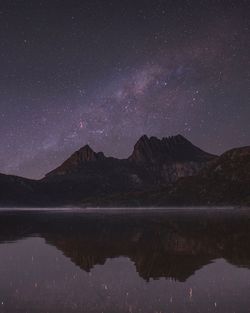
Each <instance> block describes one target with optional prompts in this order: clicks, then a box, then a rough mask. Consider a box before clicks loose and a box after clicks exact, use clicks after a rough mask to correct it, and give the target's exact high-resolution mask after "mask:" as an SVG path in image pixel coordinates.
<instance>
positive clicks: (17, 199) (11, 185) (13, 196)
mask: <svg viewBox="0 0 250 313" xmlns="http://www.w3.org/2000/svg"><path fill="white" fill-rule="evenodd" d="M36 185H37V184H36V182H35V181H33V180H31V179H27V178H22V177H17V176H12V175H4V174H0V191H1V193H0V204H1V205H2V206H5V205H6V206H16V205H26V204H27V203H32V201H33V195H34V193H35V192H36V190H37V189H36Z"/></svg>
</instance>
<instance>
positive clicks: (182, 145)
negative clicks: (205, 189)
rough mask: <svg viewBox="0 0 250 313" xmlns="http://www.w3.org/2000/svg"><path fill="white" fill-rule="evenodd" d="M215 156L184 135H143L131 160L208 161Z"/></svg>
mask: <svg viewBox="0 0 250 313" xmlns="http://www.w3.org/2000/svg"><path fill="white" fill-rule="evenodd" d="M213 157H214V156H213V155H211V154H209V153H206V152H204V151H202V150H201V149H199V148H198V147H196V146H194V145H193V144H192V143H191V142H190V141H188V140H187V139H186V138H185V137H184V136H182V135H180V134H178V135H176V136H170V137H163V138H162V139H158V138H157V137H150V138H149V137H148V136H146V135H143V136H142V137H141V138H140V139H139V140H138V141H137V143H136V144H135V146H134V150H133V153H132V155H131V156H130V157H129V160H130V161H134V162H143V163H145V162H146V163H157V162H167V161H172V160H174V161H177V162H178V161H200V162H203V161H204V162H206V161H208V160H209V159H210V158H211V159H212V158H213Z"/></svg>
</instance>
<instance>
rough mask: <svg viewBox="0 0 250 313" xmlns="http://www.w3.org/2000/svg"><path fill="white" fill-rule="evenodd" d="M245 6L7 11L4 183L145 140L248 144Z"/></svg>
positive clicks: (111, 4) (0, 16)
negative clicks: (78, 154) (83, 150)
mask: <svg viewBox="0 0 250 313" xmlns="http://www.w3.org/2000/svg"><path fill="white" fill-rule="evenodd" d="M249 12H250V3H249V1H239V0H237V1H230V0H227V1H215V0H213V1H206V0H204V1H160V0H158V1H157V0H151V1H104V0H102V1H101V0H99V1H97V0H92V1H57V0H55V1H45V0H44V1H42V0H41V1H28V0H26V1H7V0H6V1H1V6H0V36H1V42H0V60H1V71H0V109H1V111H0V120H1V123H0V140H1V149H0V172H2V173H8V174H15V175H22V176H26V177H34V178H40V177H42V176H43V175H44V174H45V173H46V172H48V171H50V170H51V169H53V168H54V167H55V166H57V165H59V164H60V163H61V162H62V161H63V160H64V159H65V158H67V157H68V156H69V155H70V154H71V153H72V152H74V151H75V150H76V149H78V148H80V147H82V146H83V145H85V144H89V145H90V146H91V147H93V149H94V150H96V151H103V152H104V153H105V154H106V155H113V156H116V157H127V156H128V155H129V154H130V153H131V151H132V147H133V145H134V143H135V142H136V140H137V139H138V138H139V137H140V136H141V135H143V134H147V135H149V136H151V135H155V136H158V137H163V136H169V135H175V134H178V133H181V134H182V135H184V136H186V137H187V138H188V139H189V140H191V141H192V142H193V143H194V144H196V145H198V146H200V147H201V148H203V149H205V150H207V151H209V152H211V153H218V154H220V153H222V152H224V151H225V150H227V149H230V148H232V147H236V146H242V145H249V144H250V123H249V119H250V101H249V100H250V87H249V86H250V57H249V55H250V40H249V37H250V36H249V30H250V29H249V26H250V22H249V20H250V14H249Z"/></svg>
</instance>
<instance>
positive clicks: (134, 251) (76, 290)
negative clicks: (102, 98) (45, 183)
mask: <svg viewBox="0 0 250 313" xmlns="http://www.w3.org/2000/svg"><path fill="white" fill-rule="evenodd" d="M249 269H250V211H248V210H237V209H233V210H232V209H225V210H221V209H219V210H218V209H209V210H208V209H207V210H206V209H202V210H197V209H196V210H191V209H186V210H185V209H180V210H178V209H175V210H134V211H133V210H130V211H127V210H126V211H122V210H100V211H98V210H94V211H90V210H89V211H83V212H81V211H79V210H78V211H70V210H69V211H63V212H56V211H43V212H41V211H39V210H37V211H1V212H0V312H11V313H15V312H28V313H29V312H31V313H33V312H39V313H40V312H41V313H46V312H53V313H54V312H58V313H59V312H60V313H63V312H66V313H70V312H87V313H91V312H93V313H97V312H98V313H101V312H103V313H119V312H131V313H132V312H142V313H147V312H158V313H160V312H162V313H165V312H166V313H167V312H169V313H184V312H197V313H198V312H221V313H222V312H223V313H234V312H235V313H245V312H246V313H249V312H250V270H249Z"/></svg>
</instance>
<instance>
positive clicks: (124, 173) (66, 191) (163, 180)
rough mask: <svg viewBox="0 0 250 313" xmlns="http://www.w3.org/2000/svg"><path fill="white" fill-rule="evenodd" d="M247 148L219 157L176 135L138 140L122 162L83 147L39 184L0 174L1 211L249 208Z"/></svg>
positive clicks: (249, 163)
mask: <svg viewBox="0 0 250 313" xmlns="http://www.w3.org/2000/svg"><path fill="white" fill-rule="evenodd" d="M249 173H250V147H243V148H237V149H233V150H230V151H228V152H226V153H224V154H222V155H221V156H220V157H217V156H214V155H212V154H209V153H207V152H204V151H202V150H201V149H199V148H198V147H196V146H194V145H193V144H192V143H191V142H190V141H188V140H187V139H186V138H184V137H183V136H181V135H177V136H172V137H166V138H162V139H158V138H156V137H150V138H149V137H147V136H146V135H144V136H142V137H141V138H140V139H139V140H138V141H137V143H136V144H135V146H134V149H133V152H132V154H131V155H130V156H129V157H128V158H127V159H116V158H113V157H107V156H105V155H104V154H103V153H102V152H95V151H93V150H92V149H91V148H90V147H89V146H88V145H86V146H84V147H83V148H81V149H80V150H78V151H76V152H75V153H73V154H72V155H71V156H70V157H69V158H68V159H67V160H66V161H65V162H63V163H62V164H61V165H60V166H59V167H58V168H56V169H54V170H53V171H51V172H49V173H48V174H47V175H46V176H45V177H44V178H43V179H42V180H38V181H35V180H29V179H25V178H21V177H15V176H8V175H3V174H1V175H0V190H1V194H0V205H1V206H6V205H9V206H63V205H81V206H170V205H178V206H180V205H185V206H186V205H214V204H218V205H228V204H229V205H230V204H232V205H233V204H250V192H249V188H248V186H249V183H250V174H249Z"/></svg>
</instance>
